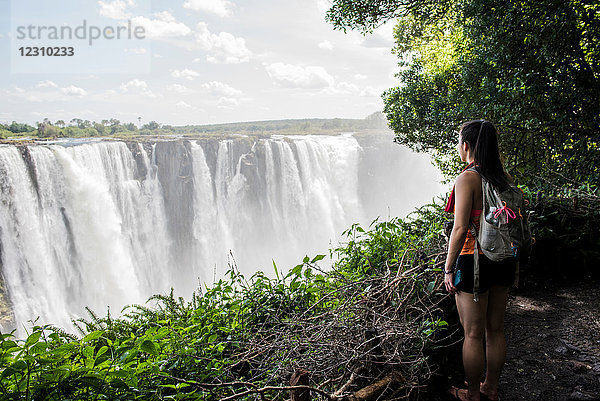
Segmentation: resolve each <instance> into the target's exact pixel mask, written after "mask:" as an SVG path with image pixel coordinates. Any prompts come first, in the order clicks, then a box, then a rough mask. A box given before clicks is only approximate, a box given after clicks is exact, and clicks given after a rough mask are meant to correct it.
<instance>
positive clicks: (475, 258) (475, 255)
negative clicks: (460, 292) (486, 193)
mask: <svg viewBox="0 0 600 401" xmlns="http://www.w3.org/2000/svg"><path fill="white" fill-rule="evenodd" d="M466 171H474V172H476V173H477V174H479V175H480V176H481V172H480V171H479V169H478V168H477V166H475V165H473V166H471V167H469V168H468V169H467V170H466ZM481 189H482V190H483V176H482V177H481ZM482 194H483V193H482ZM483 206H484V208H485V204H484V205H483ZM471 234H473V238H475V247H474V250H473V301H475V302H479V237H478V235H477V230H476V229H475V223H473V222H471Z"/></svg>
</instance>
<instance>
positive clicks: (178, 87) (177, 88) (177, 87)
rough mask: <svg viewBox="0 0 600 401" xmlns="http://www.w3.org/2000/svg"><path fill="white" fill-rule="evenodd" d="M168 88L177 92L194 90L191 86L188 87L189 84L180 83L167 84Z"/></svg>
mask: <svg viewBox="0 0 600 401" xmlns="http://www.w3.org/2000/svg"><path fill="white" fill-rule="evenodd" d="M167 90H168V91H171V92H176V93H191V92H192V90H191V89H190V88H188V87H187V86H183V85H179V84H172V85H167Z"/></svg>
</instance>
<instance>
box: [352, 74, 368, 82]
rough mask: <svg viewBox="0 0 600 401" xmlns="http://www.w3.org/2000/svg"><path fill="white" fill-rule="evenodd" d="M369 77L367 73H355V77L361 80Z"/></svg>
mask: <svg viewBox="0 0 600 401" xmlns="http://www.w3.org/2000/svg"><path fill="white" fill-rule="evenodd" d="M367 78H369V77H368V76H367V75H363V74H354V79H358V80H360V81H362V80H365V79H367Z"/></svg>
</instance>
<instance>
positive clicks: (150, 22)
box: [131, 11, 192, 39]
mask: <svg viewBox="0 0 600 401" xmlns="http://www.w3.org/2000/svg"><path fill="white" fill-rule="evenodd" d="M154 16H155V17H156V19H149V18H146V17H141V16H140V17H134V18H132V19H131V23H132V25H134V26H142V27H144V29H145V33H146V37H147V38H150V39H165V38H177V37H182V36H187V35H189V34H191V33H192V30H191V29H190V28H189V27H188V26H187V25H186V24H184V23H183V22H179V21H177V19H176V18H175V17H174V16H173V15H172V14H171V13H170V12H168V11H162V12H157V13H154Z"/></svg>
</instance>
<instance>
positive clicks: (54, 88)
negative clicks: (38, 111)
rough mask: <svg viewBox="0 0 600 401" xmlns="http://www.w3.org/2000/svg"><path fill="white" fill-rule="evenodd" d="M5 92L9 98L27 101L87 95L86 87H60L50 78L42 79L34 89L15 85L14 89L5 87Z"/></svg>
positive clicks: (64, 99) (43, 100) (55, 100)
mask: <svg viewBox="0 0 600 401" xmlns="http://www.w3.org/2000/svg"><path fill="white" fill-rule="evenodd" d="M3 92H4V93H5V94H6V95H7V97H8V98H9V99H12V100H16V101H19V100H24V101H27V102H35V103H37V102H59V101H66V100H69V99H70V98H71V97H72V96H79V97H81V96H86V95H87V94H88V93H87V91H86V90H85V89H83V88H80V87H78V86H75V85H69V86H66V87H62V88H61V87H60V86H59V85H57V84H56V83H55V82H53V81H50V80H45V81H40V82H39V83H38V84H37V85H35V87H34V88H33V89H29V90H25V89H23V88H19V87H15V88H13V89H12V90H10V89H4V90H3Z"/></svg>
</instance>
